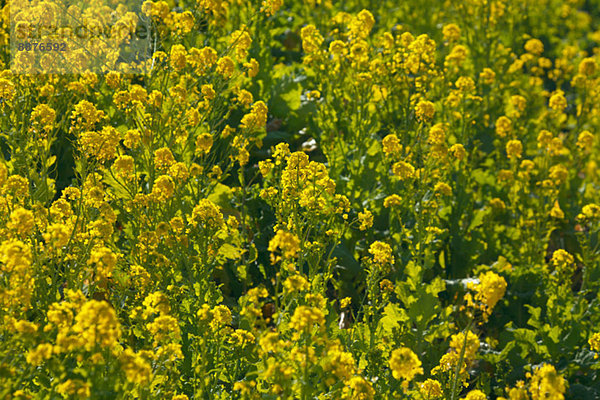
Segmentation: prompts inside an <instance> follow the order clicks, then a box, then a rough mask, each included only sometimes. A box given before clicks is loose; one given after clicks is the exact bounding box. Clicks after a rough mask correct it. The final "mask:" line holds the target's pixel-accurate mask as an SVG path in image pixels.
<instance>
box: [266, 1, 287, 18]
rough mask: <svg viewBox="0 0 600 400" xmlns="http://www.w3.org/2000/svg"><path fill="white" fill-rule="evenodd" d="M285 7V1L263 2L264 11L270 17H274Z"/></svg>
mask: <svg viewBox="0 0 600 400" xmlns="http://www.w3.org/2000/svg"><path fill="white" fill-rule="evenodd" d="M282 5H283V0H263V2H262V10H264V12H265V14H267V15H268V16H271V15H274V14H275V13H276V12H277V11H278V10H279V9H280V8H281V6H282Z"/></svg>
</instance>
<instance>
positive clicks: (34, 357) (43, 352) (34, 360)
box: [26, 343, 53, 367]
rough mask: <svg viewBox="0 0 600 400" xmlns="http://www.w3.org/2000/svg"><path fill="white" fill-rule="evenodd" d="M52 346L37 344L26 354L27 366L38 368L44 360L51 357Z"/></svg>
mask: <svg viewBox="0 0 600 400" xmlns="http://www.w3.org/2000/svg"><path fill="white" fill-rule="evenodd" d="M52 349H53V346H52V344H50V343H42V344H39V345H38V346H37V347H36V348H35V349H31V350H29V351H28V352H27V356H26V361H27V363H28V364H31V365H33V366H36V367H37V366H38V365H40V364H42V363H43V362H44V361H45V360H48V359H50V357H52Z"/></svg>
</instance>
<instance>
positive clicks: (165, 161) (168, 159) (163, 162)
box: [154, 147, 175, 171]
mask: <svg viewBox="0 0 600 400" xmlns="http://www.w3.org/2000/svg"><path fill="white" fill-rule="evenodd" d="M174 163H175V158H174V157H173V153H171V150H170V149H169V148H167V147H162V148H160V149H157V150H155V151H154V165H155V166H156V168H158V169H159V170H160V171H166V170H168V169H169V167H170V166H171V165H173V164H174Z"/></svg>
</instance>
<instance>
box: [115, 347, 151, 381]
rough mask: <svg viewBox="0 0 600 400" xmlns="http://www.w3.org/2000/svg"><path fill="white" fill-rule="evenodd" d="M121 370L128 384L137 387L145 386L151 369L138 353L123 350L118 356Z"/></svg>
mask: <svg viewBox="0 0 600 400" xmlns="http://www.w3.org/2000/svg"><path fill="white" fill-rule="evenodd" d="M119 361H120V362H121V368H122V369H123V371H125V376H126V377H127V380H128V381H129V382H132V383H134V384H138V385H145V384H146V383H148V382H149V381H150V377H151V376H152V368H151V366H150V364H149V363H148V361H146V360H145V359H144V358H143V357H142V356H141V355H140V354H139V353H135V352H134V351H133V350H131V349H125V350H124V351H123V352H122V353H121V354H120V356H119Z"/></svg>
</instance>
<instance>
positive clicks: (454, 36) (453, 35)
mask: <svg viewBox="0 0 600 400" xmlns="http://www.w3.org/2000/svg"><path fill="white" fill-rule="evenodd" d="M442 35H444V40H447V41H449V42H455V41H457V40H458V39H459V38H460V28H459V27H458V26H457V25H456V24H447V25H444V27H443V28H442Z"/></svg>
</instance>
